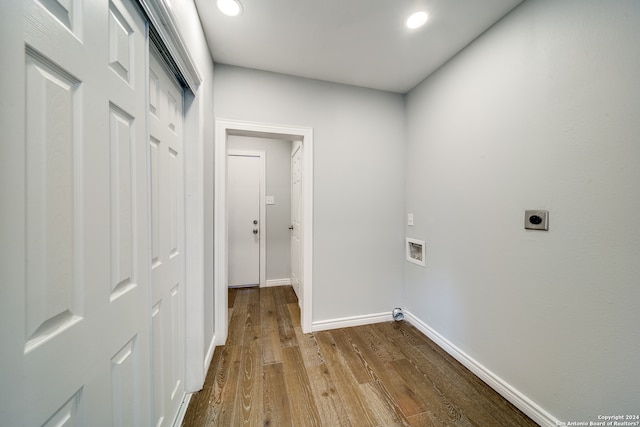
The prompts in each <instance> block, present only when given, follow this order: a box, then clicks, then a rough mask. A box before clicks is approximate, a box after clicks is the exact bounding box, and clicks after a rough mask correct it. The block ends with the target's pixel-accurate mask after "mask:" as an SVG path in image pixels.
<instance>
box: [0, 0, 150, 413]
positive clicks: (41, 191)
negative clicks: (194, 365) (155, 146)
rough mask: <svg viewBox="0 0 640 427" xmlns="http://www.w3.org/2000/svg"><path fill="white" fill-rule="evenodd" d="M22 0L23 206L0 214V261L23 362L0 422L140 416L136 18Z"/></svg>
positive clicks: (142, 158) (126, 8)
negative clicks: (11, 231) (11, 230)
mask: <svg viewBox="0 0 640 427" xmlns="http://www.w3.org/2000/svg"><path fill="white" fill-rule="evenodd" d="M21 3H22V4H23V7H24V21H23V24H24V39H23V40H24V44H23V49H22V53H23V55H22V56H20V57H12V58H3V61H5V60H6V61H9V62H14V61H16V62H19V63H20V64H21V65H20V67H22V68H21V70H22V71H23V75H22V76H15V75H13V76H11V78H12V79H13V78H15V79H16V80H15V82H16V84H21V83H22V84H23V90H24V94H25V100H24V102H25V105H24V107H25V108H24V109H14V111H13V113H12V120H15V121H18V122H22V123H23V125H24V130H25V137H24V140H16V141H11V142H7V144H8V145H9V144H11V145H13V144H16V145H18V146H19V147H21V150H20V152H21V154H19V155H18V157H14V158H12V159H11V160H12V161H13V162H16V164H17V165H19V166H18V167H16V168H11V169H10V171H11V172H10V173H11V174H12V175H11V176H5V175H3V181H5V178H9V180H10V182H11V183H12V185H15V186H16V187H15V188H16V189H18V191H15V192H14V193H13V194H12V198H11V199H10V201H11V202H12V203H16V204H17V206H20V208H19V210H16V211H15V213H16V214H17V215H15V216H11V217H9V218H3V221H8V222H9V223H10V224H11V226H12V227H15V228H16V229H19V230H20V234H21V235H22V236H24V241H20V242H16V247H17V248H22V250H21V252H19V253H20V255H19V257H20V260H19V262H16V263H12V264H11V265H5V264H4V263H3V266H2V269H3V270H4V269H5V268H6V269H8V270H9V271H10V273H9V274H10V276H11V277H14V278H19V279H18V280H17V281H16V282H10V283H2V286H3V287H5V286H6V287H9V288H10V290H9V292H11V294H10V295H11V296H12V299H11V300H9V301H3V303H5V304H11V305H12V306H15V307H17V308H16V310H17V311H19V313H18V314H17V315H16V316H15V317H14V319H13V320H14V322H15V323H14V324H13V332H12V334H13V335H12V336H9V337H6V336H5V337H3V343H2V346H3V348H4V349H3V352H4V351H8V352H9V353H11V354H19V355H20V358H21V366H12V369H20V370H21V372H20V375H19V378H20V384H11V383H7V382H4V381H1V383H2V385H1V386H0V387H1V389H2V396H3V399H4V396H5V395H8V394H10V393H7V389H11V388H14V387H15V390H23V392H22V393H20V392H18V393H19V401H18V402H19V403H18V404H17V405H13V406H12V407H11V408H9V410H8V413H7V412H3V413H2V419H3V421H0V423H3V422H4V423H6V422H8V423H9V424H11V425H28V426H35V425H38V426H42V425H45V426H50V425H51V426H53V425H56V426H61V425H64V426H71V425H88V424H100V425H132V426H139V425H148V424H149V421H150V402H149V393H148V392H147V390H148V384H149V367H148V363H147V362H148V360H149V333H148V324H149V315H150V312H149V304H148V297H149V277H148V268H147V260H148V257H147V254H148V252H147V241H148V232H147V224H148V222H147V218H148V208H147V202H146V199H147V196H146V187H147V169H146V143H145V141H146V103H145V98H146V85H145V81H146V77H145V76H146V39H147V38H146V26H145V23H144V21H143V19H142V18H141V17H140V16H139V14H138V13H137V9H136V8H135V7H134V6H133V5H132V4H131V3H130V2H129V1H128V0H92V1H77V0H66V1H54V0H51V1H35V0H34V1H31V0H25V1H24V2H21ZM3 12H4V10H3ZM16 18H17V19H18V20H20V19H23V16H22V15H21V16H17V17H16ZM15 36H16V37H18V38H19V37H20V35H19V34H16V35H15ZM21 40H22V38H21ZM7 77H8V76H7ZM3 78H5V76H3ZM3 145H4V144H3ZM5 184H7V182H6V181H5V182H3V184H2V185H3V186H4V185H5ZM3 194H4V193H3ZM6 202H7V200H2V203H6ZM3 243H6V244H9V242H3ZM3 274H4V273H3ZM3 295H4V292H3ZM12 310H13V309H12ZM3 360H4V359H3ZM3 377H4V376H3ZM9 391H11V390H9ZM12 418H13V420H14V421H15V420H18V419H19V420H20V421H17V422H15V423H13V422H11V421H7V420H11V419H12Z"/></svg>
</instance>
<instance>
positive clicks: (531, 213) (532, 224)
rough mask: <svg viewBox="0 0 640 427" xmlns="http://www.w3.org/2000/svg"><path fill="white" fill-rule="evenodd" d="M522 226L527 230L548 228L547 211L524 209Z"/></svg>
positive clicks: (546, 229)
mask: <svg viewBox="0 0 640 427" xmlns="http://www.w3.org/2000/svg"><path fill="white" fill-rule="evenodd" d="M524 228H525V229H527V230H543V231H548V230H549V211H542V210H534V209H531V210H526V211H524Z"/></svg>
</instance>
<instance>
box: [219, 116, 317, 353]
mask: <svg viewBox="0 0 640 427" xmlns="http://www.w3.org/2000/svg"><path fill="white" fill-rule="evenodd" d="M215 127H216V131H215V134H216V137H215V189H214V191H215V206H214V256H213V268H214V297H215V303H214V305H215V344H216V345H224V343H225V341H226V340H227V331H228V325H229V319H228V307H227V297H228V295H227V278H228V271H227V256H228V254H227V248H228V241H227V239H228V233H227V136H229V135H240V136H253V137H259V138H271V139H281V140H282V139H283V140H289V141H301V142H302V167H303V170H302V179H303V182H302V196H303V202H302V215H303V216H302V218H303V221H304V222H303V225H302V257H303V262H302V268H303V271H302V280H303V283H302V286H303V290H302V296H303V298H302V304H300V317H301V319H300V324H301V326H302V332H303V333H309V332H311V323H312V319H313V317H312V312H311V310H312V307H313V304H312V289H313V286H312V285H313V283H312V281H313V128H310V127H298V126H288V125H277V124H268V123H257V122H249V121H243V120H233V119H216V121H215Z"/></svg>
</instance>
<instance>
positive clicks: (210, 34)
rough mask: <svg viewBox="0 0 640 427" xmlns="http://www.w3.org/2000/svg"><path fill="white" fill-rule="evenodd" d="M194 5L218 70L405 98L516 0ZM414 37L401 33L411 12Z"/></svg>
mask: <svg viewBox="0 0 640 427" xmlns="http://www.w3.org/2000/svg"><path fill="white" fill-rule="evenodd" d="M240 1H241V2H242V6H243V9H244V10H243V13H242V15H240V16H237V17H228V16H225V15H223V14H222V13H221V12H220V11H219V10H218V9H217V7H216V0H195V3H196V6H197V8H198V13H199V15H200V19H201V21H202V26H203V28H204V32H205V36H206V38H207V42H208V44H209V49H210V50H211V55H212V57H213V60H214V61H215V62H216V63H222V64H229V65H236V66H240V67H247V68H255V69H259V70H266V71H273V72H278V73H283V74H289V75H294V76H300V77H307V78H312V79H318V80H326V81H331V82H337V83H345V84H350V85H356V86H363V87H368V88H373V89H380V90H385V91H391V92H397V93H406V92H408V91H410V90H411V89H413V88H414V87H415V86H416V85H417V84H418V83H420V82H421V81H422V80H424V78H425V77H427V76H428V75H429V74H431V73H432V72H433V71H435V70H436V69H437V68H438V67H440V66H441V65H442V64H444V63H445V62H446V61H448V60H449V59H450V58H451V57H453V56H454V55H455V54H456V53H458V52H459V51H460V50H461V49H462V48H464V47H465V46H466V45H467V44H469V43H470V42H471V41H473V40H474V39H475V38H476V37H478V36H479V35H480V34H482V33H483V32H484V31H485V30H487V29H488V28H489V27H490V26H491V25H493V24H494V23H495V22H497V21H498V20H499V19H500V18H502V17H503V16H504V15H506V14H507V13H509V12H510V11H511V10H512V9H513V8H514V7H516V6H517V5H518V4H519V3H521V2H522V0H240ZM421 9H422V10H426V11H427V13H428V14H429V21H427V24H426V25H425V26H423V27H421V28H419V29H417V30H409V29H407V28H406V27H405V26H404V21H405V19H406V18H407V16H408V15H410V14H411V13H413V12H414V11H417V10H421Z"/></svg>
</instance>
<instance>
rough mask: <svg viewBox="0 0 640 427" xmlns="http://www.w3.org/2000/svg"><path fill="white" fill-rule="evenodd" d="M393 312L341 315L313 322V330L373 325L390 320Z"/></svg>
mask: <svg viewBox="0 0 640 427" xmlns="http://www.w3.org/2000/svg"><path fill="white" fill-rule="evenodd" d="M392 320H393V318H392V317H391V312H384V313H375V314H364V315H361V316H349V317H340V318H338V319H329V320H320V321H317V322H313V327H312V331H313V332H319V331H326V330H329V329H338V328H350V327H352V326H362V325H371V324H373V323H382V322H390V321H392Z"/></svg>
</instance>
